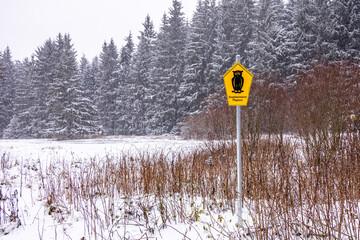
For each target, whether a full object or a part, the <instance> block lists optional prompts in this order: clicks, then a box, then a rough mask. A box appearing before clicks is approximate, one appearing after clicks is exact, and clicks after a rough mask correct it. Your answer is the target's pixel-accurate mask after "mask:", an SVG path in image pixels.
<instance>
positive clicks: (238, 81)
mask: <svg viewBox="0 0 360 240" xmlns="http://www.w3.org/2000/svg"><path fill="white" fill-rule="evenodd" d="M242 72H243V71H233V73H234V77H233V78H232V80H231V82H232V86H233V88H234V91H233V92H234V93H242V92H244V91H242V87H243V86H244V78H243V77H242Z"/></svg>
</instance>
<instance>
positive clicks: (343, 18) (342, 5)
mask: <svg viewBox="0 0 360 240" xmlns="http://www.w3.org/2000/svg"><path fill="white" fill-rule="evenodd" d="M332 3H333V8H334V12H335V17H336V23H335V24H336V27H335V29H336V33H337V35H336V43H337V48H338V50H339V57H340V58H342V59H347V60H351V59H358V60H359V59H360V54H359V49H360V44H359V42H360V20H359V19H360V2H359V1H356V0H338V1H333V2H332Z"/></svg>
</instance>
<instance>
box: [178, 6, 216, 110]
mask: <svg viewBox="0 0 360 240" xmlns="http://www.w3.org/2000/svg"><path fill="white" fill-rule="evenodd" d="M215 26H216V6H215V1H214V0H212V1H210V0H205V1H201V0H200V1H198V5H197V8H196V11H195V13H194V16H193V19H192V23H191V26H190V28H189V34H188V40H187V45H186V49H185V70H184V77H183V79H184V80H183V81H182V82H181V86H180V89H179V106H180V112H181V115H183V116H185V115H187V114H190V113H193V112H195V111H196V110H198V108H199V106H200V104H199V103H200V102H201V101H202V100H203V99H204V98H205V97H206V96H208V95H209V94H210V93H211V92H212V91H213V90H214V86H212V84H209V82H210V78H208V76H207V75H208V73H207V66H208V64H209V63H210V62H211V59H212V57H213V52H214V43H215ZM208 81H209V82H208Z"/></svg>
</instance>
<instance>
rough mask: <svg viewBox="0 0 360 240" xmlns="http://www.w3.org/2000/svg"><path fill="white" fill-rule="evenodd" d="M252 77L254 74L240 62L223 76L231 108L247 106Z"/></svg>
mask: <svg viewBox="0 0 360 240" xmlns="http://www.w3.org/2000/svg"><path fill="white" fill-rule="evenodd" d="M252 77H253V74H252V73H251V72H250V71H249V70H247V69H246V68H245V67H244V66H243V65H241V64H240V63H239V62H237V63H235V65H234V66H232V67H231V68H230V69H229V70H228V71H227V72H226V73H225V74H224V75H223V78H224V83H225V89H226V95H227V98H228V103H229V106H246V105H247V102H248V98H249V93H250V87H251V81H252Z"/></svg>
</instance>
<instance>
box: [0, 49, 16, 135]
mask: <svg viewBox="0 0 360 240" xmlns="http://www.w3.org/2000/svg"><path fill="white" fill-rule="evenodd" d="M15 77H16V76H15V66H14V63H13V61H12V56H11V51H10V48H9V47H7V48H6V49H5V50H4V52H3V53H1V52H0V136H2V134H3V131H4V130H5V128H6V126H7V125H8V124H9V123H10V120H11V118H12V116H13V113H14V112H13V100H14V96H15V91H14V85H15Z"/></svg>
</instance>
